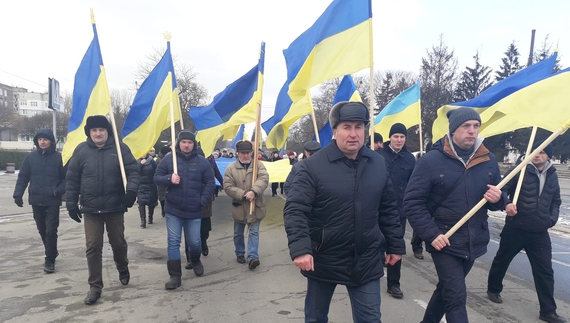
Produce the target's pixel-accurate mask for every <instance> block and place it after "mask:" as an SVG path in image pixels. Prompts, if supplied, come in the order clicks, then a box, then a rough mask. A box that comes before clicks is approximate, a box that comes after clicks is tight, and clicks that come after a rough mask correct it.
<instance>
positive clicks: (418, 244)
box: [410, 230, 424, 253]
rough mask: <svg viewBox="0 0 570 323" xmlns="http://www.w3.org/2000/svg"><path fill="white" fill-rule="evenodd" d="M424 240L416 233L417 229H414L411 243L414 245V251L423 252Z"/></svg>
mask: <svg viewBox="0 0 570 323" xmlns="http://www.w3.org/2000/svg"><path fill="white" fill-rule="evenodd" d="M422 242H423V241H422V239H421V238H420V236H419V235H418V234H417V233H416V230H413V231H412V240H411V241H410V244H411V245H412V251H413V252H414V253H423V252H424V248H423V246H422Z"/></svg>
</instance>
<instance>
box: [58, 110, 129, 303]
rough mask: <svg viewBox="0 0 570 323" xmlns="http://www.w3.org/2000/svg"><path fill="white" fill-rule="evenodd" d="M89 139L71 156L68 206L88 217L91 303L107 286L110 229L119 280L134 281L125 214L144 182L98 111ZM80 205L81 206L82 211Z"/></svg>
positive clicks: (89, 123)
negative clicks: (106, 241)
mask: <svg viewBox="0 0 570 323" xmlns="http://www.w3.org/2000/svg"><path fill="white" fill-rule="evenodd" d="M85 135H87V140H86V141H85V142H82V143H80V144H79V145H78V146H77V147H76V148H75V151H74V152H73V155H72V157H71V159H70V160H69V166H68V167H69V169H68V172H67V176H66V181H65V182H66V190H67V192H66V207H67V211H68V212H69V217H70V218H72V219H73V220H75V221H77V222H81V218H82V217H81V214H83V219H84V221H85V244H86V250H85V253H86V255H87V267H88V268H89V279H88V282H89V286H90V287H89V293H87V297H86V298H85V301H84V302H85V304H86V305H93V304H95V302H97V300H98V299H99V297H101V291H102V290H103V259H102V257H103V245H104V243H103V233H104V232H105V229H106V230H107V236H108V238H109V243H110V244H111V248H112V249H113V259H114V261H115V266H116V267H117V271H118V272H119V281H120V282H121V284H123V285H127V284H128V283H129V280H130V277H131V276H130V273H129V268H128V265H129V259H128V258H127V248H128V247H127V241H126V240H125V212H126V211H127V208H130V207H132V206H133V204H134V203H135V200H136V198H137V191H138V187H139V183H140V173H139V166H138V163H137V161H136V159H135V158H134V157H133V154H132V153H131V150H130V149H129V146H127V145H125V144H124V143H122V142H119V143H116V142H115V138H114V137H113V129H112V128H111V124H110V123H109V121H107V118H106V117H105V116H103V115H95V116H90V117H88V118H87V122H86V124H85ZM117 144H118V145H120V147H121V155H122V158H123V164H124V169H125V175H126V179H127V183H126V187H127V188H126V190H125V186H124V184H123V178H122V175H121V166H120V163H119V158H117V147H116V145H117ZM79 205H81V209H79Z"/></svg>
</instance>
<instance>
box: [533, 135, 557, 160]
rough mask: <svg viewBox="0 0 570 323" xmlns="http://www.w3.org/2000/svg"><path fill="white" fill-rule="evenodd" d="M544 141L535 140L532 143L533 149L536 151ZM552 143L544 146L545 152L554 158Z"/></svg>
mask: <svg viewBox="0 0 570 323" xmlns="http://www.w3.org/2000/svg"><path fill="white" fill-rule="evenodd" d="M543 142H544V140H541V141H538V142H535V143H534V145H532V150H533V151H534V150H535V149H536V148H538V146H540V145H542V143H543ZM552 150H553V148H552V143H549V144H548V145H547V146H546V147H544V149H543V151H544V153H546V154H547V155H548V158H551V159H552Z"/></svg>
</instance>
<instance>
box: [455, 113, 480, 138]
mask: <svg viewBox="0 0 570 323" xmlns="http://www.w3.org/2000/svg"><path fill="white" fill-rule="evenodd" d="M447 119H449V133H451V134H452V133H453V132H455V130H456V129H457V128H459V126H461V124H463V123H464V122H465V121H469V120H477V121H479V123H481V117H480V116H479V114H478V113H477V112H476V111H475V110H474V109H472V108H458V109H455V110H451V111H449V112H447Z"/></svg>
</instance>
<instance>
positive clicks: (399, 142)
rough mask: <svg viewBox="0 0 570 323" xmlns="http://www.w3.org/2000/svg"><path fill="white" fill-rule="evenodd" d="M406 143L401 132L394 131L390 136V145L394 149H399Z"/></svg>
mask: <svg viewBox="0 0 570 323" xmlns="http://www.w3.org/2000/svg"><path fill="white" fill-rule="evenodd" d="M405 143H406V136H405V135H404V134H402V133H395V134H393V135H392V136H391V137H390V147H392V149H393V150H395V151H400V150H401V149H402V147H404V144H405Z"/></svg>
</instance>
